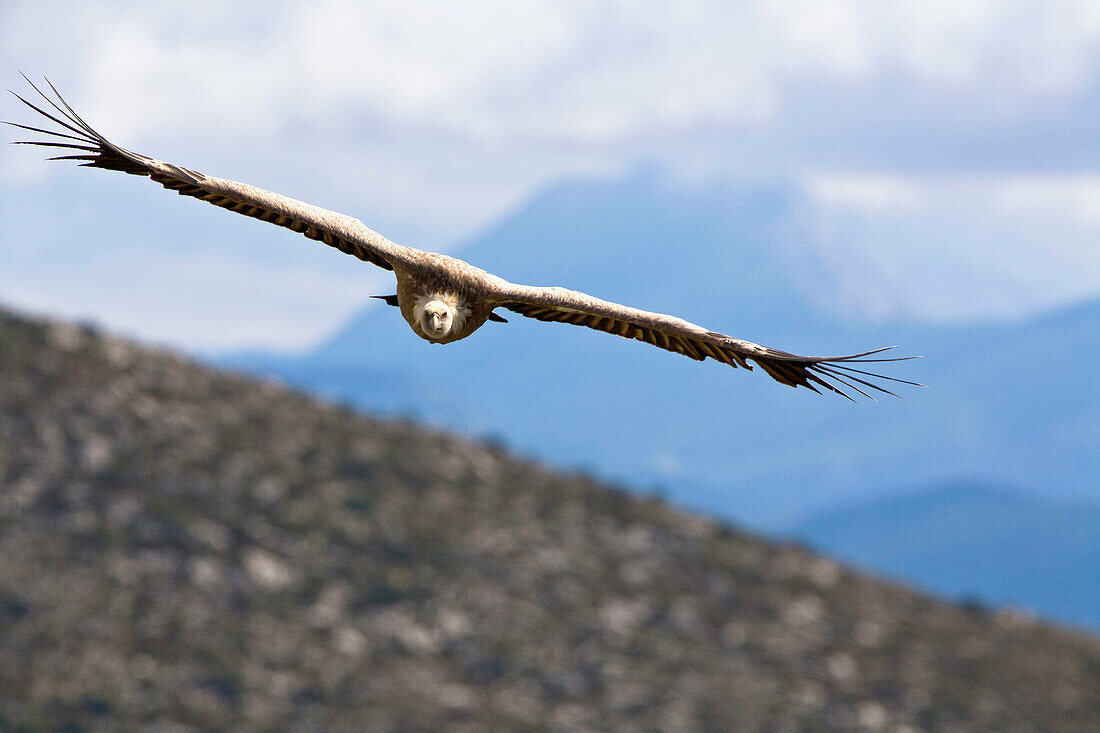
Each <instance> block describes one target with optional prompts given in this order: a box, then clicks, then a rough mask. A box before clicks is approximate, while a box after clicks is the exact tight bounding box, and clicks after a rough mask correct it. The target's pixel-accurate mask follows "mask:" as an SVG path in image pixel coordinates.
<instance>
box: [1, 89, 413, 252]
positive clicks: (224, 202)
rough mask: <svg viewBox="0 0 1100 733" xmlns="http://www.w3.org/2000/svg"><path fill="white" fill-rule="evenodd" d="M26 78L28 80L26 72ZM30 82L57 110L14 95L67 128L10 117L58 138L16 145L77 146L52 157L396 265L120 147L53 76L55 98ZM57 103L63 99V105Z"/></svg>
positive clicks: (199, 176) (206, 180)
mask: <svg viewBox="0 0 1100 733" xmlns="http://www.w3.org/2000/svg"><path fill="white" fill-rule="evenodd" d="M23 78H24V79H26V77H25V76H24V77H23ZM27 83H28V84H30V85H31V87H32V88H33V89H34V90H35V91H36V92H38V94H39V96H41V97H42V99H43V100H45V101H46V102H47V103H48V104H49V105H50V107H52V108H53V111H54V112H53V113H51V112H49V111H47V110H45V109H43V108H42V107H39V106H38V105H35V104H33V103H31V102H29V101H27V100H26V99H24V98H23V97H22V96H20V95H19V94H16V93H15V92H12V94H14V95H15V97H16V98H17V99H19V101H21V102H23V104H25V105H27V106H28V107H30V108H31V109H33V110H34V111H36V112H38V113H39V114H41V115H42V116H43V117H46V118H47V119H49V120H51V121H53V122H54V123H56V124H58V125H60V126H61V127H62V128H64V129H65V130H67V131H68V132H60V131H58V130H47V129H43V128H39V127H31V126H30V125H20V124H16V123H14V122H7V123H5V124H8V125H11V126H12V127H18V128H20V129H23V130H28V131H30V132H35V133H39V134H43V135H50V136H52V137H53V138H55V139H54V140H50V141H43V140H20V141H17V142H16V143H15V144H16V145H38V146H40V147H46V148H58V149H61V150H71V151H75V152H74V153H72V154H69V155H59V156H55V157H53V158H50V160H75V161H81V162H80V165H82V166H90V167H93V168H103V169H106V170H112V171H121V172H123V173H129V174H131V175H137V176H148V177H149V178H150V179H151V180H153V181H156V182H157V183H159V184H160V185H162V186H164V187H165V188H167V189H169V190H170V191H175V192H176V193H178V194H180V195H181V196H191V197H194V198H197V199H200V200H202V201H206V202H207V203H211V204H213V205H215V206H220V207H221V208H223V209H229V210H230V211H233V212H235V213H238V214H243V215H245V216H249V217H252V218H254V219H260V220H262V221H266V222H270V223H272V224H276V225H278V226H281V227H285V228H287V229H290V230H292V231H295V232H299V233H301V234H304V235H305V236H306V237H308V238H309V239H313V240H317V241H320V242H324V243H325V244H327V245H329V246H332V247H335V248H337V249H339V250H341V251H342V252H346V253H347V254H350V255H352V256H354V257H358V258H359V259H361V260H364V261H366V262H370V263H371V264H373V265H378V266H379V267H382V268H385V269H387V270H392V269H393V266H392V265H390V263H389V262H387V261H386V260H385V259H384V258H383V257H381V256H379V255H378V254H376V253H375V252H372V251H370V250H369V249H367V248H365V247H362V246H360V245H359V244H357V243H355V242H352V241H349V240H347V239H345V238H343V237H340V236H338V235H337V234H334V233H333V232H330V231H327V230H326V229H324V228H323V227H318V226H316V225H315V224H313V223H310V222H307V221H303V220H300V219H296V218H295V217H293V216H288V215H286V214H283V213H280V212H278V211H273V210H270V209H267V208H265V207H263V206H257V205H255V204H254V203H252V202H249V201H242V200H239V199H237V198H235V197H233V196H232V195H231V194H227V193H226V192H224V191H219V190H211V188H212V186H211V185H210V183H211V179H209V178H208V177H207V176H204V175H203V174H202V173H198V172H196V171H193V170H189V169H187V168H182V167H180V166H177V165H172V164H170V163H164V162H161V161H155V160H153V159H152V158H148V157H146V156H144V155H140V154H138V153H134V152H131V151H129V150H126V149H124V148H120V147H118V146H117V145H115V144H113V143H111V142H110V141H108V140H107V139H106V138H104V137H103V136H102V135H100V134H99V133H98V132H96V131H95V130H93V129H92V127H91V126H90V125H88V123H86V122H84V120H83V119H81V118H80V116H79V115H78V114H77V113H76V112H74V111H73V109H72V107H70V106H69V105H68V103H66V102H65V100H64V99H63V98H62V96H61V95H60V94H59V93H58V92H57V89H56V88H54V86H53V84H50V82H49V80H48V79H47V80H46V83H47V84H49V86H50V89H51V90H52V91H53V93H54V95H55V96H56V98H57V101H56V102H55V101H54V100H53V99H51V98H50V97H49V96H47V95H46V94H44V93H43V92H42V90H41V89H39V88H38V87H37V86H35V85H34V83H33V82H31V80H30V79H27ZM9 91H10V90H9ZM58 103H60V105H59V104H58ZM55 113H56V114H55ZM69 133H73V134H69ZM204 184H206V185H204Z"/></svg>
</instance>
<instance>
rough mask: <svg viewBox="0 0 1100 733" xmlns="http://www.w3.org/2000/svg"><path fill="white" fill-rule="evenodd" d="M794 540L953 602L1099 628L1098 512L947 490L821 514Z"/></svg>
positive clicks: (976, 490)
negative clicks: (966, 600) (1017, 609)
mask: <svg viewBox="0 0 1100 733" xmlns="http://www.w3.org/2000/svg"><path fill="white" fill-rule="evenodd" d="M794 535H795V536H796V537H798V538H799V539H801V540H803V541H806V542H808V543H809V544H811V545H812V546H814V547H815V548H818V549H821V550H824V551H827V552H830V553H832V554H835V555H837V556H839V557H842V558H844V559H846V560H849V561H851V562H853V563H856V564H858V565H860V566H862V567H864V568H868V569H871V570H874V571H876V572H880V573H884V574H887V575H890V576H892V577H896V578H901V579H904V580H906V581H909V582H911V583H916V584H918V585H920V586H922V587H924V588H927V589H930V590H932V591H934V592H938V593H940V594H942V595H944V596H947V597H952V598H959V597H973V598H977V599H980V600H982V601H985V602H989V603H993V604H997V605H1000V604H1011V605H1016V606H1021V607H1024V608H1028V609H1031V610H1033V611H1036V612H1038V613H1041V614H1043V615H1044V616H1046V617H1048V618H1052V619H1057V620H1060V621H1063V622H1067V623H1072V624H1077V625H1084V626H1089V627H1092V628H1093V629H1100V504H1084V503H1064V502H1055V501H1050V500H1042V499H1038V498H1035V497H1033V496H1028V495H1026V494H1022V493H1020V492H1017V491H1011V490H1007V489H1004V488H1001V487H995V486H991V485H989V484H983V483H975V482H970V481H956V482H945V483H943V484H938V485H936V486H933V487H931V488H929V489H928V490H925V491H922V492H919V493H915V494H906V495H904V496H894V497H888V498H875V499H869V500H867V501H863V502H857V503H851V504H849V505H846V506H843V507H837V508H834V509H830V510H828V511H825V512H821V513H819V514H816V515H814V516H813V517H811V518H810V519H809V520H808V521H807V522H805V523H803V524H802V525H801V526H799V527H798V528H797V530H796V531H795V532H794Z"/></svg>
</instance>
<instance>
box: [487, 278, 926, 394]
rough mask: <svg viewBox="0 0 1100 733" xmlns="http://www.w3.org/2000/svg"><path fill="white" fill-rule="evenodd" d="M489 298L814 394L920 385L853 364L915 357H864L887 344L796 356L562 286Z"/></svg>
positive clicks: (512, 288)
mask: <svg viewBox="0 0 1100 733" xmlns="http://www.w3.org/2000/svg"><path fill="white" fill-rule="evenodd" d="M493 299H494V300H495V301H499V305H498V307H501V308H507V309H508V310H510V311H514V312H516V313H519V314H520V315H524V316H527V317H529V318H537V319H538V320H540V321H559V322H561V323H572V324H574V325H577V326H587V327H588V328H594V329H596V330H598V331H606V332H607V333H613V334H615V335H616V336H622V337H624V338H630V339H637V340H638V341H644V342H646V343H647V344H652V345H653V346H656V347H658V348H661V349H666V350H668V351H673V352H675V353H677V354H683V355H684V356H687V357H690V358H692V359H696V360H698V361H703V360H704V359H707V358H708V357H709V358H711V359H715V360H717V361H720V362H722V363H723V364H728V365H730V366H732V367H734V368H736V367H742V368H743V369H749V370H751V369H752V365H751V364H749V362H750V361H752V362H755V363H756V364H758V365H760V367H761V368H762V369H763V370H764V371H765V372H767V373H768V376H770V377H771V378H772V379H774V380H776V381H777V382H781V383H783V384H787V385H790V386H792V387H800V386H801V387H807V388H809V389H812V390H813V391H814V392H820V390H819V389H818V388H819V387H821V388H824V389H827V390H829V391H832V392H836V393H837V394H840V395H843V396H844V397H847V398H848V399H851V395H849V394H848V392H847V391H846V390H849V389H850V390H854V391H856V392H858V393H859V394H861V395H863V396H864V397H870V398H871V399H874V398H873V397H872V396H871V394H870V393H869V392H867V391H864V388H866V389H868V390H876V391H878V392H882V393H885V394H889V395H893V396H895V397H897V395H895V394H894V393H893V392H891V391H890V390H888V389H886V388H885V387H882V386H880V385H878V384H875V381H876V380H888V381H891V382H900V383H902V384H912V385H914V386H921V385H919V384H917V383H916V382H909V381H906V380H904V379H897V378H895V377H887V376H884V375H881V374H875V373H873V372H868V371H865V370H863V369H861V368H859V367H858V366H853V365H854V364H866V363H869V362H885V361H904V360H906V359H914V358H916V357H912V356H909V357H898V358H868V357H872V356H874V355H875V354H879V353H881V352H883V351H886V350H887V349H892V348H894V347H892V346H888V347H886V348H883V349H875V350H874V351H866V352H864V353H862V354H850V355H848V356H829V357H821V356H798V355H796V354H788V353H787V352H786V351H778V350H776V349H769V348H768V347H766V346H760V345H759V344H754V343H752V342H750V341H742V340H740V339H735V338H731V337H730V336H726V335H725V334H722V333H717V332H715V331H708V330H707V329H705V328H702V327H701V326H697V325H695V324H694V323H690V322H688V321H685V320H683V319H682V318H676V317H675V316H666V315H664V314H662V313H650V312H649V311H643V310H638V309H637V308H630V307H628V306H625V305H619V304H618V303H611V302H609V301H606V300H600V299H599V298H594V297H592V296H591V295H586V294H585V293H578V292H577V291H575V290H566V289H565V288H538V287H530V286H526V285H512V284H509V285H508V286H507V287H506V288H504V289H503V290H502V291H501V292H498V293H494V294H493Z"/></svg>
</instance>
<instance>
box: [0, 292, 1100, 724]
mask: <svg viewBox="0 0 1100 733" xmlns="http://www.w3.org/2000/svg"><path fill="white" fill-rule="evenodd" d="M0 385H3V387H2V389H0V617H2V621H0V686H2V689H3V690H4V694H3V695H0V729H3V730H67V731H79V730H133V729H138V728H141V729H157V730H199V729H215V730H227V729H232V730H261V729H262V730H315V729H325V730H372V731H422V730H467V731H480V730H494V731H505V730H562V731H565V730H581V729H583V730H643V729H646V730H648V729H661V730H669V731H696V730H698V731H702V730H775V731H795V730H808V729H814V730H852V729H855V728H866V729H873V730H887V729H889V730H898V729H910V730H913V729H920V730H928V731H935V730H944V731H946V730H979V729H980V730H1059V731H1091V730H1095V729H1096V728H1097V727H1098V726H1100V707H1098V705H1097V700H1100V642H1098V641H1097V640H1096V639H1095V638H1091V637H1088V636H1085V635H1081V634H1077V633H1072V632H1069V631H1065V630H1059V629H1054V628H1050V627H1047V626H1044V625H1042V624H1039V623H1036V622H1034V621H1033V620H1031V619H1030V618H1028V617H1026V616H1022V615H1020V614H1018V613H1012V612H999V613H994V612H991V611H989V610H986V609H982V608H979V607H975V606H969V607H959V606H953V605H950V604H947V603H943V602H939V601H935V600H932V599H929V598H927V597H924V596H922V595H919V594H917V593H914V592H912V591H909V590H906V589H904V588H902V587H899V586H896V585H892V584H889V583H884V582H882V581H879V580H875V579H872V578H869V577H866V576H864V575H861V574H859V573H855V572H852V571H850V570H847V569H845V568H843V567H841V566H838V565H837V564H836V563H834V562H833V561H831V560H828V559H826V558H823V557H819V556H816V555H813V554H811V553H808V552H806V551H803V550H801V549H799V548H797V547H795V546H791V545H785V544H776V543H772V542H767V541H764V540H761V539H758V538H756V537H753V536H751V535H748V534H745V533H743V532H740V531H738V530H735V529H733V528H731V527H729V526H727V525H725V524H722V523H719V522H714V521H712V520H708V519H703V518H700V517H698V516H693V515H690V514H685V513H683V512H680V511H675V510H672V509H670V508H669V507H667V506H666V505H664V504H663V503H662V502H660V501H658V500H655V499H652V498H650V499H645V498H640V497H636V496H631V495H629V494H627V493H624V492H623V491H621V490H618V489H615V488H611V487H608V486H606V485H601V484H599V483H596V482H594V481H592V480H591V479H588V478H585V477H584V476H581V475H577V474H568V473H560V472H556V471H553V470H550V469H547V468H545V467H542V466H539V465H537V464H535V463H532V462H530V461H527V460H522V459H519V458H516V457H514V456H512V455H510V454H508V453H506V452H505V451H503V450H502V449H501V448H500V447H499V446H493V445H490V444H484V443H476V442H472V441H469V440H467V439H463V438H460V437H457V436H455V435H451V434H447V433H442V432H439V431H433V430H427V429H424V428H421V427H417V426H415V425H413V424H410V423H408V422H385V421H378V420H374V419H370V418H367V417H363V416H360V415H357V414H354V413H352V412H349V411H348V410H345V409H341V408H338V407H335V406H332V405H325V404H322V403H319V402H316V401H313V400H311V399H308V398H307V397H304V396H302V395H299V394H295V393H292V392H289V391H286V390H284V389H282V388H279V387H277V386H274V385H272V384H270V383H260V382H255V381H250V380H248V379H245V378H242V377H240V376H235V375H231V374H226V373H218V372H213V371H210V370H207V369H204V368H201V367H199V366H197V365H195V364H192V363H189V362H187V361H185V360H183V359H181V358H179V357H177V356H174V355H171V354H165V353H157V352H153V351H146V350H142V349H139V348H136V347H134V346H132V345H131V344H128V343H126V342H123V341H120V340H117V339H113V338H108V337H104V336H101V335H99V334H97V333H95V332H93V331H91V330H88V329H86V328H79V327H75V326H71V325H67V324H62V323H43V322H33V321H27V320H23V319H20V318H18V317H15V316H13V315H11V314H7V313H0Z"/></svg>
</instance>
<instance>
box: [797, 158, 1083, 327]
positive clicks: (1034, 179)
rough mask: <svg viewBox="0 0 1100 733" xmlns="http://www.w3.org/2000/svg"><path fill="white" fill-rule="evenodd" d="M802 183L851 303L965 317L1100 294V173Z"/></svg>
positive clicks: (859, 308)
mask: <svg viewBox="0 0 1100 733" xmlns="http://www.w3.org/2000/svg"><path fill="white" fill-rule="evenodd" d="M804 190H805V192H806V193H807V196H808V198H809V200H810V205H811V210H812V213H811V218H812V220H813V231H814V234H815V245H816V247H817V249H818V251H819V252H820V253H821V254H822V256H823V259H824V260H825V261H826V263H828V264H829V266H830V267H831V269H832V270H833V272H834V273H835V274H837V278H838V280H839V281H840V282H841V290H842V292H841V293H839V298H840V299H841V300H842V301H844V302H846V303H847V304H848V307H849V309H850V310H851V311H855V312H857V313H861V314H863V315H867V314H868V313H872V314H877V315H878V316H879V317H880V318H890V317H898V316H901V317H907V318H910V319H914V320H935V321H960V320H962V321H975V320H981V319H988V318H1018V317H1021V316H1025V315H1027V314H1029V313H1032V312H1034V311H1036V310H1041V309H1046V308H1051V307H1055V306H1059V305H1065V304H1068V303H1071V302H1074V301H1075V300H1078V299H1082V298H1089V297H1095V296H1096V295H1098V294H1100V248H1097V246H1096V243H1097V242H1100V174H1097V175H1082V174H1041V175H1038V174H1037V175H1016V176H1009V177H1004V176H1001V175H991V174H976V175H970V176H958V175H948V176H943V175H939V176H930V175H923V176H920V175H916V176H892V177H884V176H881V175H878V174H869V175H864V176H861V175H857V174H849V173H845V174H827V173H813V174H809V175H807V176H806V178H805V180H804ZM855 272H860V273H867V272H873V273H875V276H874V277H872V278H863V279H862V280H860V281H859V282H852V281H850V280H846V279H845V278H846V277H847V275H849V274H851V273H855ZM846 288H847V289H849V290H848V291H847V292H845V290H846Z"/></svg>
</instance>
